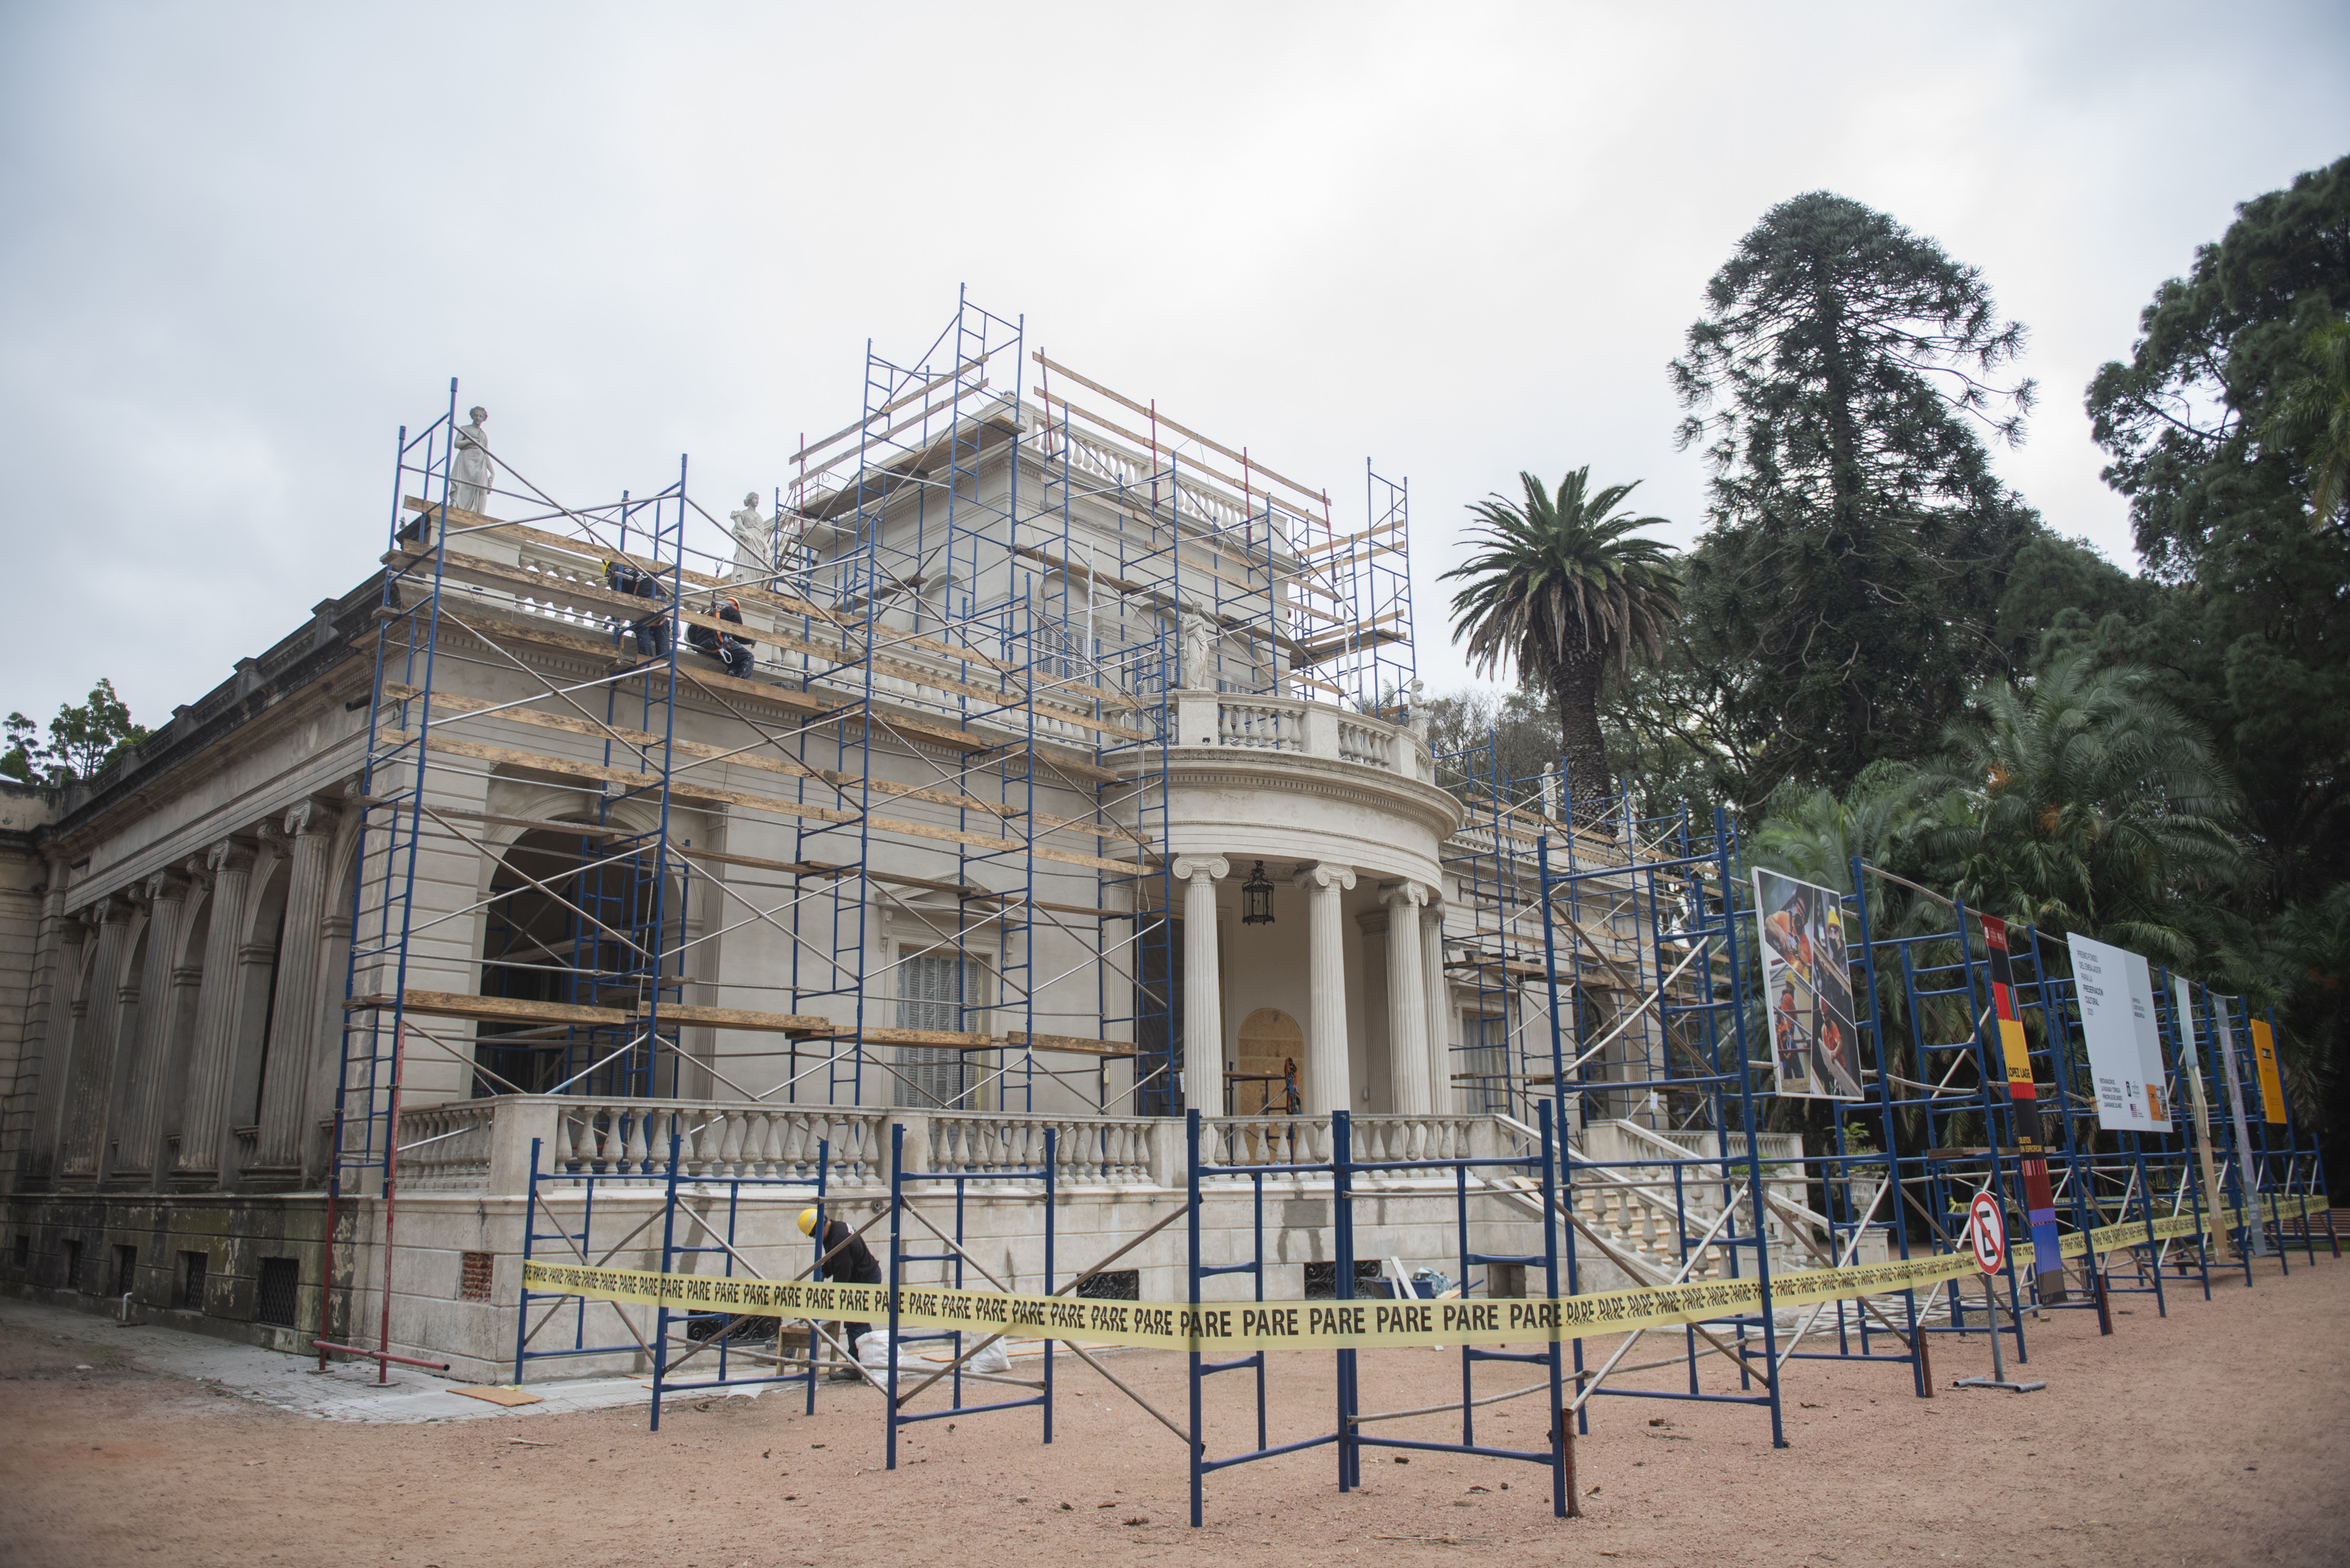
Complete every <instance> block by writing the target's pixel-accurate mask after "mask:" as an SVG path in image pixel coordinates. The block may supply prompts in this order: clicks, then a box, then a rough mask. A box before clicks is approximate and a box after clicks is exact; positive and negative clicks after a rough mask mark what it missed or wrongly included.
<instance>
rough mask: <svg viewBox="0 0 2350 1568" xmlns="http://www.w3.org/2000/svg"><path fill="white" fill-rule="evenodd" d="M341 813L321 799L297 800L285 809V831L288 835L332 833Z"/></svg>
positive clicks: (340, 817) (340, 818)
mask: <svg viewBox="0 0 2350 1568" xmlns="http://www.w3.org/2000/svg"><path fill="white" fill-rule="evenodd" d="M342 816H343V814H342V813H341V812H340V811H338V810H337V809H336V808H335V807H333V806H331V805H328V804H327V803H326V802H325V801H323V800H305V801H297V802H296V803H295V804H294V805H290V806H288V807H287V808H286V834H287V836H301V835H305V834H312V833H332V832H333V831H334V830H335V824H337V823H338V822H340V821H341V820H342Z"/></svg>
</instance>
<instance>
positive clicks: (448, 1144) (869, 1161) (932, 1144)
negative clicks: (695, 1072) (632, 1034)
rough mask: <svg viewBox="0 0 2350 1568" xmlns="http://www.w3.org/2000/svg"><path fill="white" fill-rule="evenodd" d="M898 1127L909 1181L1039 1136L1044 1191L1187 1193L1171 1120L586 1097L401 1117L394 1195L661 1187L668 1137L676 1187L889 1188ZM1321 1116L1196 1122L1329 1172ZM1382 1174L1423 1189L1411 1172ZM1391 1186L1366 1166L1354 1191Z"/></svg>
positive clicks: (1385, 1148) (1325, 1121) (1244, 1154)
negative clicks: (536, 1178)
mask: <svg viewBox="0 0 2350 1568" xmlns="http://www.w3.org/2000/svg"><path fill="white" fill-rule="evenodd" d="M893 1127H904V1128H905V1145H904V1160H905V1166H906V1174H907V1176H908V1177H909V1179H922V1178H925V1177H927V1178H932V1179H936V1178H942V1177H952V1176H970V1177H1001V1176H1005V1175H1009V1174H1010V1173H1012V1172H1015V1171H1034V1170H1036V1169H1038V1168H1041V1167H1042V1165H1043V1162H1044V1159H1045V1132H1046V1130H1047V1129H1051V1130H1052V1131H1054V1132H1055V1134H1056V1135H1057V1136H1056V1137H1055V1147H1054V1161H1055V1166H1054V1181H1055V1185H1056V1186H1057V1187H1059V1188H1061V1189H1070V1190H1075V1189H1088V1188H1116V1187H1138V1186H1139V1187H1156V1188H1161V1189H1167V1188H1178V1187H1180V1186H1182V1185H1183V1183H1184V1179H1185V1175H1184V1168H1183V1158H1184V1133H1183V1124H1182V1122H1180V1120H1176V1119H1174V1118H1171V1117H1150V1116H1065V1115H1035V1116H1030V1115H1022V1114H1019V1113H1014V1112H1005V1113H1000V1114H989V1113H985V1112H972V1111H918V1110H899V1109H895V1108H891V1107H867V1108H859V1107H855V1106H761V1105H752V1104H748V1103H745V1102H742V1101H697V1100H662V1099H651V1098H637V1097H633V1096H629V1097H612V1096H593V1095H577V1096H575V1095H501V1096H493V1097H489V1098H484V1099H477V1100H452V1101H448V1102H446V1103H444V1104H442V1105H436V1106H421V1107H414V1108H411V1109H409V1110H406V1111H403V1112H402V1113H401V1116H400V1186H401V1188H402V1189H404V1190H407V1191H411V1192H418V1191H444V1192H445V1191H493V1192H515V1191H520V1190H521V1189H523V1187H524V1186H525V1184H526V1182H527V1180H528V1177H529V1173H530V1169H531V1162H532V1144H533V1142H534V1140H535V1141H536V1144H537V1157H536V1158H537V1163H538V1169H539V1172H540V1174H542V1175H568V1176H597V1177H602V1178H605V1179H612V1180H619V1181H641V1182H643V1183H645V1184H647V1185H652V1184H655V1183H659V1182H661V1181H665V1180H666V1179H668V1165H669V1151H670V1147H671V1137H675V1138H676V1140H677V1155H678V1163H679V1167H680V1175H681V1178H682V1179H685V1180H688V1181H694V1180H715V1179H723V1178H727V1177H798V1178H809V1177H813V1176H815V1174H816V1162H817V1156H818V1151H819V1148H821V1149H822V1151H823V1153H824V1155H825V1157H826V1158H827V1160H828V1162H829V1163H828V1168H827V1177H826V1180H827V1185H829V1186H830V1187H832V1188H834V1189H874V1188H878V1187H881V1186H885V1185H886V1184H887V1183H888V1181H889V1160H890V1147H891V1140H892V1134H891V1129H892V1128H893ZM1353 1127H1354V1158H1355V1159H1356V1160H1357V1162H1359V1163H1362V1164H1365V1165H1377V1164H1379V1163H1381V1162H1384V1161H1390V1160H1415V1159H1461V1158H1503V1157H1506V1156H1508V1155H1510V1154H1512V1153H1513V1152H1517V1150H1518V1146H1519V1142H1520V1140H1519V1139H1518V1138H1517V1137H1516V1136H1515V1135H1514V1134H1513V1132H1512V1131H1511V1130H1510V1129H1509V1128H1507V1127H1503V1126H1502V1125H1501V1124H1500V1123H1498V1122H1497V1121H1496V1120H1495V1119H1494V1118H1492V1117H1491V1116H1357V1117H1355V1118H1353ZM1330 1155H1331V1137H1330V1118H1329V1117H1328V1116H1216V1117H1202V1118H1201V1131H1200V1157H1201V1159H1202V1160H1203V1161H1204V1162H1205V1163H1207V1164H1209V1165H1213V1166H1309V1167H1310V1166H1315V1165H1326V1164H1327V1163H1329V1160H1330ZM1388 1179H1389V1178H1388V1176H1386V1175H1383V1174H1382V1173H1380V1172H1378V1171H1376V1170H1366V1171H1364V1172H1363V1173H1362V1175H1361V1176H1360V1177H1358V1178H1357V1181H1358V1184H1362V1185H1371V1186H1375V1185H1378V1184H1380V1183H1382V1182H1384V1181H1387V1180H1388ZM1393 1179H1397V1180H1404V1181H1409V1180H1412V1179H1419V1173H1416V1172H1397V1173H1394V1178H1393Z"/></svg>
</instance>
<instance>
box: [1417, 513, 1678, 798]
mask: <svg viewBox="0 0 2350 1568" xmlns="http://www.w3.org/2000/svg"><path fill="white" fill-rule="evenodd" d="M1590 480H1591V470H1590V469H1589V468H1587V467H1586V468H1579V469H1576V470H1575V472H1573V473H1570V474H1568V475H1567V476H1566V477H1565V478H1564V479H1562V480H1560V481H1559V482H1558V493H1556V494H1555V495H1553V494H1552V493H1549V492H1548V491H1546V490H1544V488H1543V482H1542V481H1541V480H1539V479H1537V478H1535V477H1534V475H1533V474H1531V473H1523V472H1522V473H1520V474H1519V475H1518V483H1519V484H1520V485H1521V486H1522V487H1523V490H1524V492H1525V496H1524V499H1523V501H1522V502H1521V501H1512V500H1509V499H1508V498H1507V497H1505V496H1503V495H1501V494H1499V493H1496V494H1495V495H1494V496H1493V497H1492V499H1491V500H1490V501H1481V502H1477V503H1475V504H1472V505H1471V507H1470V508H1469V510H1470V511H1471V513H1473V514H1476V516H1477V517H1478V518H1479V519H1480V520H1481V521H1482V524H1484V525H1483V526H1482V528H1479V529H1478V530H1477V531H1476V532H1475V534H1474V535H1473V536H1472V537H1473V541H1474V543H1475V545H1477V549H1478V554H1477V555H1475V556H1472V557H1471V559H1469V560H1468V561H1467V562H1465V563H1463V564H1462V565H1461V566H1455V567H1454V568H1453V569H1452V570H1451V571H1449V572H1447V573H1445V574H1444V576H1445V577H1446V578H1448V579H1450V578H1453V577H1459V578H1462V579H1464V581H1465V582H1466V584H1467V586H1466V587H1463V588H1461V591H1460V592H1459V593H1457V594H1455V595H1453V597H1452V617H1453V626H1452V636H1453V639H1454V640H1456V641H1460V640H1462V639H1466V645H1467V649H1468V654H1469V664H1470V668H1471V670H1475V671H1476V672H1477V673H1478V674H1480V675H1484V674H1490V673H1492V671H1494V670H1497V669H1498V668H1499V667H1501V666H1502V665H1504V664H1508V663H1515V664H1516V666H1517V668H1518V673H1519V675H1520V677H1521V678H1522V679H1523V680H1526V681H1528V682H1529V683H1531V684H1534V685H1536V686H1539V687H1540V688H1541V689H1542V690H1544V691H1547V692H1548V693H1549V694H1550V697H1551V701H1554V702H1555V703H1556V704H1557V707H1558V729H1559V754H1560V757H1561V759H1562V761H1563V762H1564V763H1565V767H1566V782H1567V788H1568V791H1569V793H1570V794H1571V795H1572V797H1573V799H1574V803H1575V805H1574V811H1575V818H1576V820H1578V821H1583V822H1596V821H1598V820H1599V819H1600V818H1602V817H1603V816H1605V815H1606V814H1607V802H1608V797H1609V796H1611V795H1612V794H1615V791H1616V784H1615V780H1614V779H1613V778H1612V777H1611V776H1610V775H1609V773H1608V768H1607V742H1606V741H1605V740H1603V739H1602V738H1601V735H1600V732H1599V689H1600V684H1601V682H1602V681H1603V680H1606V678H1607V667H1608V666H1609V664H1611V663H1613V664H1615V665H1616V666H1617V668H1618V669H1622V668H1624V667H1626V666H1627V665H1628V664H1629V662H1630V660H1631V657H1632V652H1633V650H1634V649H1639V650H1640V651H1642V652H1643V653H1645V654H1647V655H1648V657H1649V658H1652V659H1653V658H1655V657H1656V655H1657V652H1658V650H1659V648H1660V647H1661V646H1662V643H1663V640H1664V633H1665V628H1667V627H1669V625H1671V624H1672V621H1673V619H1674V618H1675V617H1676V616H1678V615H1679V613H1680V584H1679V573H1678V571H1677V570H1676V569H1675V565H1674V561H1673V551H1672V547H1671V546H1670V545H1666V544H1663V543H1661V542H1660V541H1658V540H1655V539H1642V538H1637V537H1634V535H1635V534H1636V533H1637V532H1638V530H1639V529H1642V528H1647V527H1650V526H1653V525H1656V524H1661V523H1663V522H1664V521H1665V519H1663V518H1661V517H1635V516H1633V515H1631V514H1629V513H1627V512H1621V511H1619V510H1617V509H1618V508H1619V507H1621V506H1622V505H1623V504H1624V499H1625V497H1627V496H1628V495H1630V494H1631V493H1632V491H1633V489H1634V485H1632V484H1611V485H1609V486H1608V487H1607V489H1605V490H1602V491H1600V492H1599V493H1596V494H1593V493H1590V490H1589V485H1590ZM1635 483H1637V482H1635Z"/></svg>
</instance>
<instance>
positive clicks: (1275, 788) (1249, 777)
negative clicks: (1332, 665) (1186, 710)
mask: <svg viewBox="0 0 2350 1568" xmlns="http://www.w3.org/2000/svg"><path fill="white" fill-rule="evenodd" d="M1148 754H1149V753H1145V755H1146V756H1147V755H1148ZM1148 771H1149V770H1148V768H1147V767H1138V766H1137V765H1136V762H1135V760H1134V759H1132V758H1131V757H1122V758H1120V759H1119V772H1120V773H1122V774H1126V775H1127V776H1128V777H1129V778H1130V777H1132V776H1134V775H1135V774H1138V773H1145V772H1148ZM1167 783H1168V787H1169V788H1170V789H1256V790H1264V791H1268V792H1270V793H1272V794H1315V795H1321V796H1324V797H1326V798H1328V799H1333V800H1339V801H1345V802H1347V803H1349V804H1352V805H1361V806H1365V807H1367V808H1369V809H1371V810H1375V811H1385V812H1401V813H1406V814H1409V815H1413V816H1416V817H1419V819H1420V820H1421V821H1422V822H1423V823H1424V824H1425V826H1427V827H1428V829H1429V831H1430V832H1431V833H1432V834H1434V835H1435V836H1436V837H1437V838H1438V839H1439V840H1442V839H1445V838H1448V837H1450V836H1451V835H1452V833H1453V832H1454V831H1455V830H1456V829H1458V828H1459V827H1460V826H1461V803H1460V802H1459V801H1457V800H1455V799H1453V798H1452V796H1451V795H1450V794H1446V793H1445V792H1444V791H1443V790H1440V789H1439V788H1437V787H1436V786H1435V785H1434V784H1422V783H1421V782H1420V781H1419V780H1418V779H1408V778H1405V777H1404V776H1403V775H1402V774H1395V773H1390V772H1388V770H1387V769H1385V768H1375V767H1371V766H1368V765H1367V764H1366V763H1346V762H1334V761H1332V760H1330V759H1329V758H1326V757H1315V756H1308V755H1306V754H1305V753H1303V752H1260V751H1251V750H1246V749H1243V748H1241V747H1235V746H1170V747H1169V748H1168V750H1167Z"/></svg>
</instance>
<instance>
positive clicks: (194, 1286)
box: [178, 1252, 211, 1312]
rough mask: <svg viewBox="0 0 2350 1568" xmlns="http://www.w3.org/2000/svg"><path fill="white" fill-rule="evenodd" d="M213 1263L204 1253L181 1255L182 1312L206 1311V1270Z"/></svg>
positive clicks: (180, 1299)
mask: <svg viewBox="0 0 2350 1568" xmlns="http://www.w3.org/2000/svg"><path fill="white" fill-rule="evenodd" d="M209 1262H211V1259H210V1257H209V1255H208V1254H206V1253H203V1252H182V1253H181V1254H180V1295H179V1302H178V1305H179V1307H180V1309H181V1310H182V1312H202V1311H203V1310H204V1269H205V1266H206V1265H207V1264H208V1263H209Z"/></svg>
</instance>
